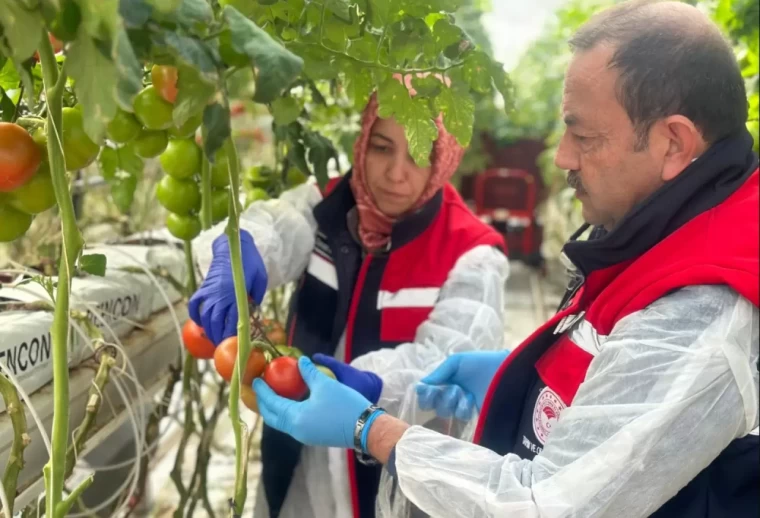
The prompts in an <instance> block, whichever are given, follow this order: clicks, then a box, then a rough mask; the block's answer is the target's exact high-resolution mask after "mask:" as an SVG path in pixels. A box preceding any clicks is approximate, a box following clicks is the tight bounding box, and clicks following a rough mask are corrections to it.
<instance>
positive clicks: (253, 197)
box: [245, 187, 269, 206]
mask: <svg viewBox="0 0 760 518" xmlns="http://www.w3.org/2000/svg"><path fill="white" fill-rule="evenodd" d="M268 199H269V193H267V192H266V191H265V190H264V189H262V188H261V187H253V188H252V189H249V190H248V191H247V192H246V193H245V204H246V206H247V205H250V204H251V203H253V202H255V201H265V200H268Z"/></svg>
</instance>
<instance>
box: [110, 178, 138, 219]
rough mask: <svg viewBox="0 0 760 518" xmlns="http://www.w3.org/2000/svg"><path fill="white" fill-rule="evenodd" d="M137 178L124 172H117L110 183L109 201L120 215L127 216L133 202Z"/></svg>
mask: <svg viewBox="0 0 760 518" xmlns="http://www.w3.org/2000/svg"><path fill="white" fill-rule="evenodd" d="M136 190H137V177H136V176H133V175H131V174H128V173H125V172H117V173H116V178H115V180H114V182H113V183H111V199H112V200H113V202H114V205H116V208H118V209H119V211H120V212H121V213H122V214H129V211H130V209H131V208H132V202H133V201H134V200H135V191H136Z"/></svg>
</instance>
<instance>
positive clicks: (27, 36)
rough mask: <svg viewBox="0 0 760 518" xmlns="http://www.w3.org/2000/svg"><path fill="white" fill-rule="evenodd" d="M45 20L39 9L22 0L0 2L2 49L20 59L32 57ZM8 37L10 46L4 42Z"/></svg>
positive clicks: (0, 43)
mask: <svg viewBox="0 0 760 518" xmlns="http://www.w3.org/2000/svg"><path fill="white" fill-rule="evenodd" d="M42 27H43V20H42V15H41V14H40V13H39V11H37V10H32V9H27V8H26V7H24V6H23V5H22V4H21V3H20V2H17V1H13V0H10V1H8V0H5V1H2V2H0V33H2V35H3V38H1V39H0V51H1V52H2V53H3V54H4V55H6V56H9V57H12V58H14V59H16V60H18V61H23V60H25V59H27V58H30V57H31V56H32V54H34V51H35V50H37V47H38V46H39V44H40V38H41V37H42ZM5 39H7V42H8V44H9V45H10V48H7V46H6V45H5V44H4V42H3V40H5Z"/></svg>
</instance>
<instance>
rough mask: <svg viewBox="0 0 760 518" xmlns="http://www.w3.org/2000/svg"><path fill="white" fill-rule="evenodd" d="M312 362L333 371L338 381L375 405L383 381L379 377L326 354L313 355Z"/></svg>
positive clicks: (381, 389)
mask: <svg viewBox="0 0 760 518" xmlns="http://www.w3.org/2000/svg"><path fill="white" fill-rule="evenodd" d="M314 361H315V362H317V363H318V364H320V365H324V366H325V367H327V368H328V369H330V370H331V371H333V374H335V377H336V378H338V381H340V382H341V383H343V384H344V385H346V386H348V387H351V388H352V389H354V390H355V391H357V392H358V393H359V394H361V395H362V396H364V397H366V398H367V399H368V400H369V401H371V402H372V404H373V405H375V404H377V400H378V399H380V393H381V392H382V391H383V380H382V379H380V376H378V375H377V374H375V373H374V372H369V371H360V370H359V369H355V368H354V367H351V366H350V365H348V364H347V363H343V362H342V361H340V360H336V359H335V358H333V357H332V356H328V355H326V354H319V353H317V354H315V355H314Z"/></svg>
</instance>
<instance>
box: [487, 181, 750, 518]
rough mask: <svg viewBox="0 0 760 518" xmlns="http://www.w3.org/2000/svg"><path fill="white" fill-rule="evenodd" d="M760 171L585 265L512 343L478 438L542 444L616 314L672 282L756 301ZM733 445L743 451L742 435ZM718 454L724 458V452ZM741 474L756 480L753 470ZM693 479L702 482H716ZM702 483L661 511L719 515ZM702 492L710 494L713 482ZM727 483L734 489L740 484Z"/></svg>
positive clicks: (521, 451) (510, 445) (646, 301)
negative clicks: (533, 326)
mask: <svg viewBox="0 0 760 518" xmlns="http://www.w3.org/2000/svg"><path fill="white" fill-rule="evenodd" d="M758 177H759V173H758V171H757V170H756V171H754V173H752V174H751V175H750V176H749V178H748V179H747V180H746V181H744V183H743V184H742V185H741V186H740V187H739V188H738V189H737V190H736V191H735V192H734V193H733V194H732V195H730V196H729V197H728V198H727V199H726V200H725V201H723V202H722V203H720V204H718V205H716V206H715V207H713V208H711V209H709V210H707V211H705V212H702V213H701V214H699V215H698V216H696V217H694V218H693V219H691V220H690V221H688V222H687V223H686V224H684V225H683V226H681V227H680V228H678V229H677V230H675V231H674V232H673V233H672V234H670V235H669V236H668V237H666V238H665V239H664V240H662V241H660V242H659V243H657V244H656V245H655V246H653V247H652V248H651V249H649V250H648V251H647V252H645V253H643V254H642V255H640V256H639V257H637V258H634V259H632V260H628V261H624V262H621V263H618V264H615V265H614V266H611V267H608V268H603V269H599V270H595V271H593V272H592V273H591V274H589V276H588V278H586V279H585V282H584V283H583V285H582V286H581V287H580V289H579V290H578V291H577V292H576V293H575V295H574V296H573V297H572V299H571V300H570V301H569V305H567V306H566V307H565V308H564V309H562V310H561V311H560V312H559V313H558V314H557V315H555V316H554V317H553V318H552V319H551V320H550V321H549V322H547V323H546V324H544V325H543V326H542V327H541V328H539V329H538V330H537V331H536V332H535V333H533V335H531V336H530V337H529V338H528V339H527V340H525V341H524V342H523V343H522V344H521V345H520V346H518V347H517V348H516V349H515V350H514V351H513V352H512V353H511V354H510V356H509V357H508V358H507V360H506V361H505V362H504V364H503V365H502V366H501V368H500V369H499V371H498V372H497V374H496V376H495V377H494V379H493V381H492V383H491V386H490V388H489V391H488V393H487V395H486V398H485V400H484V404H483V411H482V413H481V416H480V421H479V423H478V427H477V429H476V433H475V442H477V443H479V444H483V445H484V446H487V447H489V448H491V449H493V450H494V451H497V452H498V453H500V454H506V453H516V454H518V455H520V456H521V457H523V458H532V456H534V455H536V454H538V453H540V452H541V450H542V447H543V443H545V441H546V440H547V438H548V437H549V435H550V433H551V429H552V426H553V424H554V423H555V422H556V420H557V419H559V418H560V414H561V412H562V410H563V409H564V408H566V407H567V406H570V405H572V402H573V399H574V397H575V394H576V392H577V391H578V388H579V386H580V385H581V383H583V381H584V379H585V377H586V372H587V370H588V367H589V364H590V363H591V361H592V360H593V358H594V356H595V355H596V354H597V353H598V352H599V350H600V348H601V347H603V346H604V342H605V340H606V337H607V335H609V334H610V333H611V332H612V330H613V329H614V327H615V325H616V324H617V322H619V321H620V320H621V319H622V318H624V317H626V316H628V315H630V314H632V313H634V312H636V311H639V310H642V309H644V308H645V307H647V306H648V305H650V304H651V303H653V302H654V301H656V300H657V299H659V298H661V297H663V296H665V295H667V294H668V293H670V292H671V291H674V290H677V289H679V288H683V287H686V286H694V285H710V284H719V285H727V286H730V287H731V288H732V289H734V290H735V291H737V292H738V293H739V294H741V295H742V296H743V297H744V298H746V299H747V300H749V301H750V302H752V303H753V304H754V305H755V306H758V302H759V300H758V298H759V296H758V290H759V287H760V286H759V283H760V275H759V272H758V270H759V263H760V253H759V248H760V244H759V242H758V237H759V236H760V218H759V217H758V204H759V203H760V187H759V184H758ZM576 323H577V327H575V328H574V330H573V332H572V333H568V332H567V331H568V330H569V329H570V328H571V327H572V326H573V325H575V324H576ZM516 401H523V402H524V403H523V404H515V402H516ZM738 441H743V439H740V440H738ZM748 441H754V443H753V445H750V446H749V450H752V451H753V452H754V455H755V459H754V462H755V464H756V463H757V462H756V461H757V458H756V457H757V452H758V448H757V443H758V438H757V436H749V439H748ZM735 442H736V441H735ZM745 442H746V441H745ZM731 448H732V447H730V448H729V449H731ZM734 449H737V450H739V449H740V450H741V452H742V456H744V457H746V453H747V451H748V450H747V445H746V444H742V445H736V447H734ZM727 451H728V450H727ZM732 451H733V450H732ZM724 453H725V452H724ZM729 453H730V452H729ZM730 454H732V453H730ZM745 460H746V459H745ZM716 462H721V459H720V457H719V458H718V459H717V460H716ZM731 462H733V463H737V462H739V461H738V460H736V459H732V460H731ZM734 465H738V464H734ZM708 469H709V468H708ZM747 476H748V477H750V478H752V477H754V478H755V480H756V477H757V470H756V469H755V470H754V471H753V473H750V474H747ZM704 478H705V480H707V479H709V478H710V477H709V475H705V477H704ZM712 478H713V479H714V478H715V477H712ZM695 481H696V479H695ZM699 483H700V484H702V485H704V486H705V488H707V486H708V485H709V484H710V483H712V482H710V483H708V482H705V481H699ZM744 484H746V480H745V481H741V480H740V481H738V482H737V484H736V485H735V486H737V487H738V486H741V487H744V486H743V485H744ZM702 489H704V488H702ZM702 489H700V491H701V492H700V491H696V492H694V493H695V495H696V496H692V495H689V497H688V501H686V499H685V498H684V502H677V504H676V505H669V506H668V512H667V513H666V514H662V516H692V515H694V516H697V515H699V516H722V515H721V514H720V512H721V511H715V510H713V511H712V514H711V513H709V512H703V511H704V508H703V506H701V504H700V503H699V502H702V500H705V501H706V500H707V499H708V498H707V496H706V495H705V494H703V493H704V492H703V491H702ZM704 491H711V493H710V495H713V494H715V493H716V490H715V488H712V487H710V488H707V489H704ZM727 492H728V493H729V494H730V495H732V497H733V495H735V493H736V487H732V488H731V489H730V490H727ZM697 493H699V494H697ZM684 494H686V493H684ZM679 495H681V493H679ZM676 498H678V497H676ZM718 499H720V498H718ZM674 500H675V499H674ZM695 502H698V503H697V504H695ZM669 504H670V503H669ZM712 505H715V504H714V503H713V504H712ZM697 508H698V509H699V510H695V509H697ZM685 509H688V511H686V510H685ZM695 513H696V514H695ZM700 513H702V514H700ZM755 515H756V512H755Z"/></svg>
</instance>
